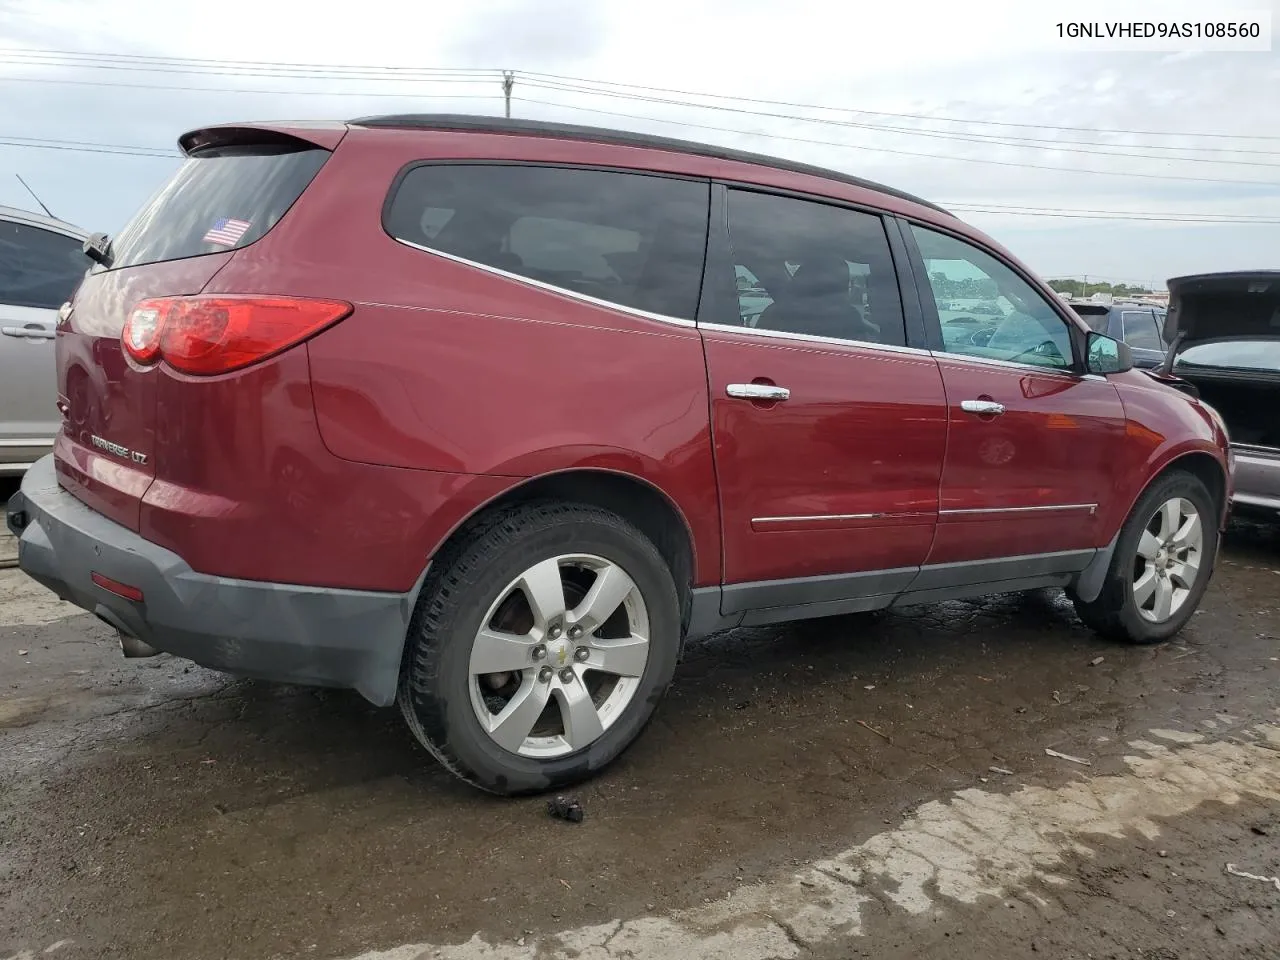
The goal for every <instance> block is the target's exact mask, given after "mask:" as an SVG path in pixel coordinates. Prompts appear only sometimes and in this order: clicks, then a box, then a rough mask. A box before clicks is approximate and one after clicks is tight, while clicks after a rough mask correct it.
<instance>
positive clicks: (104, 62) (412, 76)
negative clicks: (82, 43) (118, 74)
mask: <svg viewBox="0 0 1280 960" xmlns="http://www.w3.org/2000/svg"><path fill="white" fill-rule="evenodd" d="M41 57H42V55H41V54H38V53H37V54H35V56H31V55H24V54H23V53H19V54H18V56H16V57H15V56H13V55H10V57H9V59H8V61H7V62H8V63H10V64H13V65H23V66H34V67H73V68H76V69H83V70H125V71H130V72H135V73H178V74H190V75H197V76H238V77H287V78H290V79H300V80H351V79H356V80H379V81H386V80H401V81H404V80H408V81H418V82H421V81H430V82H432V83H488V82H490V80H491V79H492V75H493V74H495V73H496V72H495V71H492V70H484V71H481V70H471V69H462V70H446V69H432V68H422V67H403V68H401V67H342V66H322V65H317V66H314V67H313V66H304V65H301V64H297V65H290V64H281V65H278V66H277V65H272V64H253V63H251V62H248V61H240V62H237V61H229V62H227V63H225V64H219V63H218V62H216V61H207V62H198V63H189V62H188V63H187V65H184V63H183V61H181V60H180V59H178V58H174V59H173V60H172V61H159V60H157V61H146V60H142V59H139V58H124V57H115V56H111V55H108V56H103V57H94V58H92V59H67V58H65V57H63V58H58V59H47V58H43V59H42V58H41Z"/></svg>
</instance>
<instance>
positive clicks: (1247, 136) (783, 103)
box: [520, 70, 1280, 140]
mask: <svg viewBox="0 0 1280 960" xmlns="http://www.w3.org/2000/svg"><path fill="white" fill-rule="evenodd" d="M520 73H521V74H523V75H524V76H527V77H534V78H538V77H542V78H546V79H550V80H561V81H568V82H570V83H587V84H595V85H597V86H604V87H621V88H624V89H636V90H651V91H657V92H659V93H675V94H679V95H681V96H688V97H706V98H708V99H716V100H733V101H737V102H740V103H758V104H761V105H764V106H773V107H792V108H798V109H801V110H829V111H838V112H840V113H860V114H865V115H866V116H872V117H892V118H894V119H905V120H932V121H937V122H939V123H968V124H977V125H983V126H995V127H1017V128H1021V129H1027V130H1068V131H1074V132H1079V133H1111V134H1116V135H1126V136H1137V137H1210V138H1214V139H1224V140H1280V135H1270V134H1254V133H1204V132H1200V133H1197V132H1195V131H1190V130H1183V131H1174V130H1116V129H1108V128H1106V127H1071V126H1063V125H1061V124H1048V123H1015V122H1013V121H1009V120H976V119H972V118H969V119H966V118H963V117H940V116H935V115H931V114H920V113H897V112H888V111H883V110H862V109H859V108H857V107H833V106H829V105H823V104H816V103H795V102H792V101H788V100H764V99H761V98H758V97H743V96H737V95H730V94H724V93H703V92H698V91H695V90H677V89H673V88H671V87H653V86H646V85H644V84H635V83H627V84H623V83H617V82H615V81H610V80H590V79H585V78H582V77H566V76H562V75H559V74H554V73H539V72H538V71H533V70H522V71H520Z"/></svg>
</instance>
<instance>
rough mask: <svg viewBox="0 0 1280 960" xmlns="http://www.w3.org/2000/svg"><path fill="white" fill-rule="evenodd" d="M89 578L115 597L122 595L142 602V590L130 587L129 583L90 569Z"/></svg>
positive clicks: (127, 598)
mask: <svg viewBox="0 0 1280 960" xmlns="http://www.w3.org/2000/svg"><path fill="white" fill-rule="evenodd" d="M89 579H90V580H92V581H93V582H94V583H96V584H97V585H98V586H100V587H101V588H102V589H103V590H106V591H107V592H108V593H114V594H115V595H116V596H117V597H124V598H125V599H126V600H133V601H135V602H136V603H141V602H142V591H141V590H139V589H138V588H137V587H131V586H129V584H127V583H121V582H120V581H119V580H112V579H111V578H110V577H104V576H103V575H102V574H100V573H99V572H98V571H97V570H93V571H90V573H89Z"/></svg>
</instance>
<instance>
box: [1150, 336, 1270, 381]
mask: <svg viewBox="0 0 1280 960" xmlns="http://www.w3.org/2000/svg"><path fill="white" fill-rule="evenodd" d="M1180 367H1222V368H1225V369H1228V370H1266V371H1269V372H1271V373H1280V340H1219V341H1217V342H1216V343H1200V344H1196V345H1195V346H1194V347H1188V348H1187V349H1186V350H1184V351H1183V352H1182V353H1180V354H1179V355H1178V359H1177V360H1176V361H1175V362H1174V365H1173V368H1174V370H1177V369H1178V368H1180Z"/></svg>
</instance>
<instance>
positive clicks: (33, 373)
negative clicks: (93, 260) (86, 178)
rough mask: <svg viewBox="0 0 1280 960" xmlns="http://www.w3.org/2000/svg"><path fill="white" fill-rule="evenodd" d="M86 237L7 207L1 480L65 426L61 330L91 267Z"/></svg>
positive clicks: (0, 243)
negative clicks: (56, 342)
mask: <svg viewBox="0 0 1280 960" xmlns="http://www.w3.org/2000/svg"><path fill="white" fill-rule="evenodd" d="M85 236H86V234H85V232H84V231H83V230H81V229H80V228H79V227H73V226H72V225H71V224H69V223H63V222H62V221H61V220H54V219H51V218H49V217H42V216H39V215H38V214H34V213H28V212H26V211H25V210H17V209H14V208H13V207H0V476H3V475H12V474H20V473H22V472H23V471H24V470H26V469H27V468H28V467H29V466H31V464H33V463H34V462H35V461H36V460H38V459H39V458H40V457H42V456H44V455H46V454H47V453H49V452H50V451H51V450H52V449H53V437H54V434H56V433H57V432H58V427H59V424H60V422H61V418H60V417H59V416H58V410H57V406H56V401H57V382H56V377H55V374H54V366H53V337H54V326H55V324H56V323H57V320H58V308H59V307H61V306H62V304H63V303H65V302H66V300H67V298H68V297H70V296H71V291H72V290H74V289H75V285H76V284H77V283H79V282H80V278H81V277H82V276H83V275H84V272H85V269H86V268H87V267H88V266H89V261H88V260H87V259H85V256H84V254H83V253H82V252H81V250H80V246H81V244H82V243H83V242H84V239H85Z"/></svg>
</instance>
